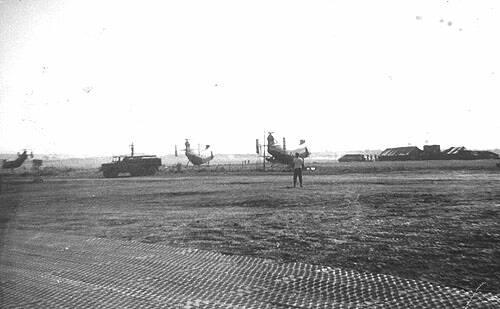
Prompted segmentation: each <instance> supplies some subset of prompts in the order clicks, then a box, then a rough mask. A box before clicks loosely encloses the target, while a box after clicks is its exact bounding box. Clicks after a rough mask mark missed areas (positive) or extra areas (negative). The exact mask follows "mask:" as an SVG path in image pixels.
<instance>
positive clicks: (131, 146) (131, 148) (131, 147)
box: [130, 143, 134, 157]
mask: <svg viewBox="0 0 500 309" xmlns="http://www.w3.org/2000/svg"><path fill="white" fill-rule="evenodd" d="M130 153H131V156H132V157H133V156H134V143H132V144H130Z"/></svg>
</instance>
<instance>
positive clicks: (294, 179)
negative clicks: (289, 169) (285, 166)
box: [293, 168, 302, 187]
mask: <svg viewBox="0 0 500 309" xmlns="http://www.w3.org/2000/svg"><path fill="white" fill-rule="evenodd" d="M297 176H298V177H299V183H300V186H301V187H302V169H301V168H296V169H294V170H293V187H295V186H296V185H297Z"/></svg>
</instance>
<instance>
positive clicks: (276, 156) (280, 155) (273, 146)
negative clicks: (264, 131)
mask: <svg viewBox="0 0 500 309" xmlns="http://www.w3.org/2000/svg"><path fill="white" fill-rule="evenodd" d="M273 134H274V132H269V134H268V136H267V145H260V144H259V140H258V139H257V140H256V152H257V154H260V153H261V146H264V147H265V146H267V152H268V153H269V155H270V156H267V155H265V151H263V152H264V153H263V154H262V156H263V157H264V158H265V159H266V161H268V162H271V163H280V164H285V165H289V166H292V165H293V159H294V157H295V154H296V153H298V154H299V157H301V158H303V159H305V158H307V157H309V155H310V154H311V153H310V152H309V149H308V148H307V146H306V145H305V140H303V139H302V140H300V143H299V148H296V149H293V150H287V149H286V140H285V138H283V145H282V146H281V145H279V144H278V143H276V141H275V139H274V136H273Z"/></svg>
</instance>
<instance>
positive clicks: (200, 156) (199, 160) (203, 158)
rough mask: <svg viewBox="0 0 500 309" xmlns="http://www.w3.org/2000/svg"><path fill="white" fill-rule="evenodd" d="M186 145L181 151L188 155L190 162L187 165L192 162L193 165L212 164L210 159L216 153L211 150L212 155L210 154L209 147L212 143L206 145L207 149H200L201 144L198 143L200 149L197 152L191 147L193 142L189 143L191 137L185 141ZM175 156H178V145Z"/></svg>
mask: <svg viewBox="0 0 500 309" xmlns="http://www.w3.org/2000/svg"><path fill="white" fill-rule="evenodd" d="M184 146H185V147H186V148H184V149H181V151H184V152H185V154H186V157H187V158H188V163H187V164H186V166H187V165H188V164H189V162H191V163H192V164H193V165H196V166H199V165H202V164H205V163H206V164H210V161H211V160H212V159H213V158H214V154H213V152H212V151H210V155H208V149H209V148H210V145H205V149H203V150H202V151H200V149H199V145H198V151H197V152H195V151H194V150H193V149H192V148H191V144H190V143H189V139H187V138H186V142H185V143H184ZM175 156H176V157H177V156H178V153H177V145H176V146H175Z"/></svg>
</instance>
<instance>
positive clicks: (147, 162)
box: [101, 144, 161, 178]
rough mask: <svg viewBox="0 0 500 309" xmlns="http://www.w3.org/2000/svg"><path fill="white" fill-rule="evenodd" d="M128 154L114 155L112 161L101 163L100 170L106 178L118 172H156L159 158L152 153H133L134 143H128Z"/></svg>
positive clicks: (132, 174)
mask: <svg viewBox="0 0 500 309" xmlns="http://www.w3.org/2000/svg"><path fill="white" fill-rule="evenodd" d="M130 149H131V154H130V156H114V157H113V159H112V162H110V163H104V164H102V165H101V171H102V174H103V176H104V177H106V178H115V177H118V175H119V174H122V173H128V174H130V176H151V175H154V174H156V173H157V172H158V168H159V167H160V166H161V159H160V158H157V157H156V156H154V155H143V156H135V155H134V144H132V145H130Z"/></svg>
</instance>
